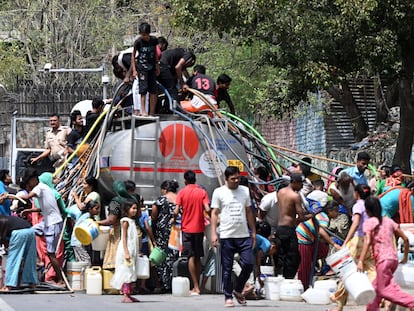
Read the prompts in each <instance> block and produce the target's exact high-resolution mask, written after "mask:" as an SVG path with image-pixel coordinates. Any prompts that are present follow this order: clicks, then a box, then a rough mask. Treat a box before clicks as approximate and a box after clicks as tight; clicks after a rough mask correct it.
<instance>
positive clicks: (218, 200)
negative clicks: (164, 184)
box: [211, 166, 256, 307]
mask: <svg viewBox="0 0 414 311" xmlns="http://www.w3.org/2000/svg"><path fill="white" fill-rule="evenodd" d="M224 176H225V179H226V184H225V185H224V186H221V187H219V188H216V189H215V190H214V192H213V197H212V200H211V208H212V214H211V241H212V244H213V246H218V243H219V239H218V235H217V224H218V222H219V216H220V227H219V231H220V246H221V263H222V269H223V275H222V277H223V290H224V297H225V304H224V306H225V307H234V303H233V295H234V296H235V297H236V299H237V301H238V302H239V304H241V305H245V304H246V298H245V297H244V294H243V288H244V286H245V284H246V281H247V280H248V278H249V276H250V273H251V272H252V270H253V265H254V257H253V251H252V249H253V247H254V245H255V243H256V228H255V219H254V216H253V213H252V211H251V209H250V194H249V189H248V188H247V187H245V186H239V181H240V171H239V169H238V168H237V167H235V166H228V167H227V168H226V170H225V171H224ZM249 229H250V233H249ZM235 253H238V254H239V255H240V265H241V268H242V270H241V272H240V275H239V276H238V278H237V280H236V285H235V288H234V290H233V284H232V280H231V274H232V269H233V259H234V254H235Z"/></svg>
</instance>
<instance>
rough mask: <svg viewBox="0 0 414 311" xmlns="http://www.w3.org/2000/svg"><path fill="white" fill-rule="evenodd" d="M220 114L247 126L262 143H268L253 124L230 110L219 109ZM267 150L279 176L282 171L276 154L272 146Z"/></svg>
mask: <svg viewBox="0 0 414 311" xmlns="http://www.w3.org/2000/svg"><path fill="white" fill-rule="evenodd" d="M220 112H221V113H222V114H224V115H226V116H228V117H231V118H232V119H234V120H236V121H238V122H240V123H241V124H243V125H244V126H245V127H247V128H248V129H249V130H250V131H251V132H252V133H253V134H254V135H255V136H256V137H257V138H258V139H259V140H260V141H261V142H262V143H263V144H264V145H266V146H268V145H269V144H268V143H267V141H266V140H265V139H264V137H263V136H262V134H260V133H259V131H257V130H256V129H255V128H254V127H253V126H251V125H250V124H248V123H247V122H246V121H244V120H243V119H240V118H239V117H237V116H235V115H234V114H231V113H230V112H226V111H220ZM266 148H267V151H269V153H270V155H271V156H272V160H273V161H275V165H276V169H277V172H278V174H279V175H280V176H282V175H283V171H282V169H281V168H280V166H279V164H278V163H277V160H276V156H275V154H274V152H273V150H272V148H270V147H266Z"/></svg>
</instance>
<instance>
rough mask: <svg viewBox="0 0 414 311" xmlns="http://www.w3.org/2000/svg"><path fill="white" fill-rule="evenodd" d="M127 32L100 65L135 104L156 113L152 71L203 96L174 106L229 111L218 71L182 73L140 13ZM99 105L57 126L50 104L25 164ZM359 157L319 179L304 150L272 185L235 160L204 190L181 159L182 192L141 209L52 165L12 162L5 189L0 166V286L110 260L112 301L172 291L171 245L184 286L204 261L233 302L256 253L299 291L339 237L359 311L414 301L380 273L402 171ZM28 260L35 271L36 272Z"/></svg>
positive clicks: (131, 190) (66, 141)
mask: <svg viewBox="0 0 414 311" xmlns="http://www.w3.org/2000/svg"><path fill="white" fill-rule="evenodd" d="M139 32H140V37H139V38H138V39H137V40H136V41H135V43H134V46H133V48H132V49H130V50H127V51H123V52H121V53H120V54H119V55H116V56H115V57H114V58H113V61H112V64H113V67H114V74H115V75H116V76H117V77H118V78H120V79H122V80H123V81H124V82H127V83H130V82H131V81H132V82H133V107H134V113H135V114H136V115H141V116H147V115H155V114H156V113H157V111H156V106H157V104H156V98H157V94H158V90H157V83H156V81H157V80H158V81H159V82H160V83H161V84H162V85H163V86H164V87H165V88H166V89H167V90H168V91H169V93H170V94H171V96H172V97H173V98H174V99H177V100H178V99H179V97H178V93H179V90H182V91H183V92H185V91H187V90H190V89H191V90H196V91H197V92H201V93H202V94H204V95H205V99H206V100H207V101H208V103H207V104H206V102H205V99H204V100H201V99H200V98H199V96H197V93H195V94H193V96H192V98H190V99H188V100H187V101H182V107H183V109H186V110H188V111H189V112H198V111H200V110H204V109H207V110H208V108H209V107H210V105H212V106H214V105H218V103H219V102H220V100H225V101H226V102H227V103H228V104H229V108H230V111H231V112H232V113H234V105H233V103H232V102H231V99H230V97H229V95H228V93H227V89H228V88H229V86H230V82H231V78H230V77H229V76H227V75H225V74H222V75H220V76H219V78H218V79H217V84H216V83H215V81H214V80H213V79H212V78H211V77H209V76H208V75H206V68H205V67H204V66H203V65H196V66H194V67H193V74H192V75H191V76H190V75H188V73H186V74H185V72H186V69H187V68H189V67H191V66H193V65H194V64H195V60H196V57H195V55H194V54H193V53H192V52H190V51H186V50H184V49H181V48H175V49H168V42H167V41H166V40H165V39H164V38H161V37H160V38H156V37H154V36H151V35H150V27H149V25H148V24H146V23H143V24H141V25H140V27H139ZM185 76H187V78H188V79H186V80H185V79H184V78H183V77H185ZM147 94H149V96H148V103H147ZM103 107H104V102H103V101H102V100H99V99H94V100H93V102H92V108H93V109H92V111H90V112H88V114H87V116H86V125H85V126H84V125H83V122H82V115H81V113H80V111H73V112H72V114H71V127H65V126H61V125H60V118H59V116H58V115H57V114H53V115H51V116H50V119H49V121H50V126H51V127H50V129H49V130H48V131H47V133H46V138H45V151H44V152H42V153H41V154H39V155H38V156H36V157H34V158H32V159H31V161H30V162H31V164H35V163H36V162H38V161H41V160H42V159H43V158H45V157H49V159H50V160H51V161H52V162H53V164H54V167H56V168H58V167H59V166H60V165H62V163H63V161H64V159H65V157H66V156H67V155H69V154H72V153H74V152H75V150H76V149H77V146H78V145H79V144H80V142H81V140H82V139H83V138H84V137H85V135H86V133H88V135H89V136H90V137H91V138H90V140H89V142H92V139H93V137H94V136H96V135H97V129H96V128H94V127H93V124H94V123H95V121H96V120H97V119H98V117H99V115H100V114H101V113H102V111H103ZM78 156H79V157H81V153H79V155H78ZM369 162H370V156H369V154H368V153H366V152H360V153H358V155H357V159H356V165H355V166H353V167H350V168H346V169H343V168H340V167H337V168H335V169H334V170H333V171H332V173H331V174H330V176H329V177H328V178H327V179H326V180H323V179H322V178H321V176H320V175H318V174H316V173H314V172H312V170H311V166H310V164H311V159H309V158H304V159H302V160H301V161H300V162H299V163H294V164H293V165H292V166H291V167H289V168H288V169H287V170H286V172H285V174H286V182H285V183H283V184H282V183H279V184H278V185H276V186H275V185H272V181H271V180H270V176H269V173H268V171H267V170H266V169H265V168H264V167H261V166H260V167H257V168H256V169H255V176H250V177H249V178H246V177H245V176H241V172H240V171H239V169H238V168H237V167H235V166H228V167H227V168H226V169H225V171H224V177H225V184H224V185H222V186H220V187H218V188H216V189H215V190H214V192H213V193H212V194H211V198H210V197H209V194H208V193H207V192H206V191H205V190H204V189H203V187H202V185H198V184H197V183H196V173H195V172H194V171H191V170H189V171H186V172H185V173H184V176H183V177H184V180H185V185H184V187H183V188H182V189H180V185H179V184H178V182H177V181H176V180H165V181H164V182H163V183H161V185H159V186H160V192H161V193H160V196H159V197H158V198H157V200H155V202H154V203H153V204H152V206H150V208H149V209H147V208H144V199H143V198H142V196H140V195H139V194H137V193H136V185H135V182H134V181H132V180H116V181H114V183H113V192H114V194H115V195H114V196H113V197H112V199H111V200H110V201H109V203H107V206H105V205H104V201H103V200H102V197H103V193H100V192H99V187H98V180H97V179H96V178H95V177H93V176H79V179H78V187H77V188H76V191H72V192H71V193H70V194H65V195H66V197H64V196H63V194H62V193H61V192H59V191H58V190H57V188H56V187H57V185H56V183H57V179H54V176H53V174H52V173H50V172H44V173H41V174H39V172H37V171H36V170H35V169H34V168H33V167H29V168H27V169H26V170H25V171H24V173H23V175H22V176H21V180H20V181H19V186H20V191H19V192H18V193H17V194H16V195H17V197H15V198H14V200H12V199H11V198H10V197H9V196H8V189H7V186H9V185H10V184H11V182H12V181H11V177H10V174H9V171H8V170H1V171H0V243H1V244H2V245H4V246H6V248H7V249H8V257H9V261H8V262H7V267H6V277H5V278H4V284H3V285H4V286H3V287H2V289H1V291H11V290H13V289H16V288H19V287H21V286H30V287H34V286H36V285H37V284H38V283H39V282H40V281H46V282H48V283H50V284H51V285H53V286H57V287H62V286H65V285H66V284H65V283H64V267H65V262H68V261H77V262H87V263H88V264H100V265H102V267H103V269H109V270H112V271H113V272H114V275H113V279H112V282H111V285H112V286H113V287H114V288H116V289H119V290H120V291H121V292H122V294H123V296H124V297H123V300H122V301H123V302H125V303H132V302H139V300H138V299H137V298H135V297H133V294H135V293H148V292H151V291H153V292H159V293H169V292H171V291H172V278H173V275H174V273H175V272H174V266H175V265H176V263H177V261H178V260H179V257H180V256H182V257H185V258H186V259H187V269H188V273H189V275H190V277H191V282H192V288H191V290H190V293H189V294H190V295H192V296H197V295H200V294H203V292H204V291H205V285H206V281H207V278H208V277H211V276H214V275H215V267H216V266H217V263H216V262H215V261H218V264H219V265H220V270H221V272H222V275H217V277H218V278H220V279H221V282H222V284H223V293H224V302H225V304H224V306H225V307H234V305H235V304H234V302H233V299H235V300H236V301H237V302H238V303H239V304H240V305H246V303H247V302H246V299H247V298H249V297H251V296H254V295H255V291H254V289H255V286H256V287H263V279H262V276H261V271H260V269H261V266H262V265H263V264H264V263H271V265H272V266H273V269H274V274H275V275H282V276H283V277H284V278H286V279H293V278H298V279H299V280H300V281H301V282H302V284H303V286H304V289H305V290H306V289H307V288H309V286H311V285H312V283H313V280H314V276H315V275H316V274H324V275H331V274H333V273H332V270H331V269H330V267H329V266H327V265H326V264H325V263H324V259H325V258H326V257H327V256H329V255H330V254H333V253H334V252H336V251H338V250H340V249H342V248H344V247H346V248H348V250H349V252H350V254H351V256H352V257H353V258H354V259H355V262H357V267H358V269H359V270H360V271H365V272H367V274H368V277H369V279H370V280H371V281H372V282H373V285H374V288H375V290H376V297H375V299H374V300H373V301H372V302H371V303H370V304H369V305H368V310H378V308H379V303H380V302H381V299H383V298H384V299H386V300H387V301H389V302H390V303H397V304H400V305H403V306H405V307H409V308H414V297H412V296H410V295H408V294H406V293H403V292H402V291H401V290H400V289H399V287H398V286H397V285H396V283H395V282H394V280H393V278H392V274H393V272H394V271H395V269H396V268H397V264H398V257H397V249H396V245H395V243H393V242H392V241H393V240H392V238H391V237H392V236H394V235H396V236H398V237H401V239H402V240H403V242H404V244H405V247H404V251H403V254H402V257H401V258H402V259H401V261H402V262H407V260H408V251H409V248H408V239H407V237H406V236H405V234H404V232H403V231H402V230H401V229H400V228H399V226H398V224H399V223H413V209H412V208H413V203H414V183H413V181H409V180H405V178H404V175H403V174H402V170H401V168H400V166H398V165H393V166H391V167H388V166H382V167H380V170H379V172H380V174H379V175H378V176H376V177H375V178H372V179H368V178H367V175H366V170H367V167H368V164H369ZM257 185H258V186H257ZM254 187H255V188H254ZM253 188H254V189H253ZM68 196H70V198H71V200H68ZM107 196H108V194H107V193H105V197H107ZM68 202H72V204H70V205H69V204H67V203H68ZM148 210H149V211H150V212H148ZM85 221H93V222H96V223H97V224H98V225H100V226H109V227H110V232H109V240H108V243H107V246H106V249H105V253H104V256H103V258H102V260H101V259H100V258H97V257H96V254H94V251H93V249H92V248H91V246H90V245H88V244H90V243H86V244H85V242H84V241H82V239H81V238H80V237H79V236H77V235H76V230H75V229H76V228H77V227H79V226H80V225H81V224H82V223H83V222H85ZM177 225H179V227H180V229H181V235H182V238H181V246H180V247H179V248H178V250H177V248H175V247H174V248H172V247H171V246H170V245H169V244H170V243H169V242H170V237H171V234H172V231H173V230H174V228H175V226H177ZM207 228H208V230H206V229H207ZM205 232H208V233H205ZM206 246H207V247H206ZM154 248H158V249H159V250H160V251H162V252H163V253H164V254H165V259H164V260H163V261H162V262H161V263H159V264H157V265H155V266H154V267H152V268H151V278H150V279H149V280H137V278H138V276H137V270H138V258H139V257H140V256H143V255H146V256H150V253H151V251H152V250H153V249H154ZM216 250H217V254H218V255H216ZM236 254H238V256H235V255H236ZM235 257H237V260H235ZM235 261H237V264H235ZM317 263H319V265H318V264H317ZM235 266H238V267H239V268H238V269H237V271H235ZM38 271H43V272H44V273H43V274H41V275H40V278H39V273H38ZM234 275H236V277H235V276H234ZM201 278H202V279H201ZM200 279H201V280H200ZM257 292H260V291H257ZM347 297H348V293H347V291H346V289H345V287H344V284H343V283H342V282H339V285H338V290H337V292H336V293H334V294H333V295H332V296H331V299H332V300H333V301H335V302H336V303H337V309H338V310H339V311H341V310H342V309H343V307H344V305H345V304H346V302H347Z"/></svg>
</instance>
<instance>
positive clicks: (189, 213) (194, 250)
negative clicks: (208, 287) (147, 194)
mask: <svg viewBox="0 0 414 311" xmlns="http://www.w3.org/2000/svg"><path fill="white" fill-rule="evenodd" d="M184 181H185V184H186V186H185V187H184V188H183V189H182V190H180V191H179V192H178V194H177V198H176V200H175V203H176V208H175V210H174V220H175V219H176V218H177V216H178V214H179V212H180V209H181V211H182V220H181V230H182V241H183V242H182V243H183V256H185V257H187V258H188V270H189V272H190V275H191V279H192V281H193V284H194V288H193V289H192V290H191V291H190V294H191V295H193V296H194V295H199V294H200V287H199V283H200V274H201V261H200V258H201V257H203V256H204V251H203V238H204V217H205V216H204V211H206V212H207V213H208V212H210V206H209V203H210V201H209V199H208V194H207V192H206V191H205V190H204V189H202V188H201V187H200V186H199V185H197V184H196V175H195V173H194V172H193V171H186V172H185V173H184Z"/></svg>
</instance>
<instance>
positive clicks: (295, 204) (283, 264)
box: [274, 173, 313, 279]
mask: <svg viewBox="0 0 414 311" xmlns="http://www.w3.org/2000/svg"><path fill="white" fill-rule="evenodd" d="M304 181H305V176H303V175H302V174H298V173H294V174H292V175H291V176H290V184H289V186H287V187H285V188H282V189H280V190H279V191H278V192H277V201H278V205H279V206H278V207H279V208H278V211H279V217H278V227H277V230H276V243H277V251H276V254H275V255H274V262H275V275H278V274H282V275H283V277H284V278H286V279H293V278H294V277H295V275H296V272H297V270H298V267H299V264H300V254H299V249H298V238H297V236H296V226H297V224H298V223H299V222H302V221H306V220H308V219H310V218H312V216H313V214H306V215H305V211H304V209H303V208H302V201H301V198H300V195H299V190H300V189H301V188H302V185H303V182H304Z"/></svg>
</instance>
